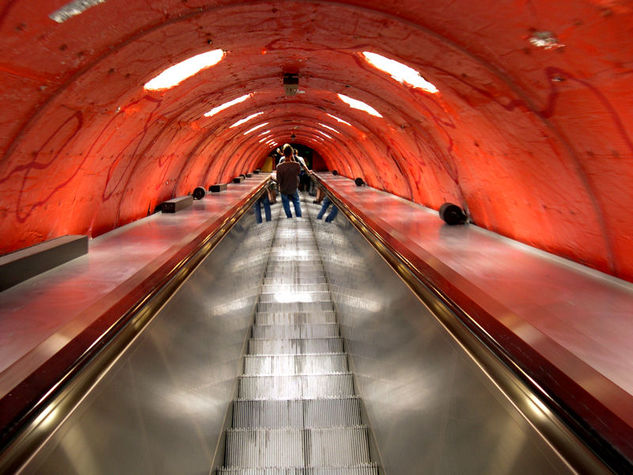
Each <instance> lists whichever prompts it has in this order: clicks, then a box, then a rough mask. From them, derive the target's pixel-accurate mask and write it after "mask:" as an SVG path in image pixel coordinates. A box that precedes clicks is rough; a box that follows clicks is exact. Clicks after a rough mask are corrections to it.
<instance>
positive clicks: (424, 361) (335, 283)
mask: <svg viewBox="0 0 633 475" xmlns="http://www.w3.org/2000/svg"><path fill="white" fill-rule="evenodd" d="M311 213H314V209H312V210H311ZM315 227H316V236H317V241H318V243H319V248H320V249H321V250H322V257H323V262H324V266H325V269H326V273H327V277H328V280H329V281H330V288H331V291H332V298H333V300H334V304H335V308H336V311H337V315H338V317H339V320H340V324H341V333H342V336H343V338H344V339H345V342H346V347H347V349H348V352H349V355H350V369H351V370H352V371H353V372H354V375H355V381H356V384H357V387H358V390H359V396H360V397H361V398H362V400H363V401H364V405H365V408H366V412H367V416H368V422H369V425H370V427H371V428H372V431H373V433H374V434H375V439H376V445H377V447H378V450H379V452H380V455H381V461H382V463H383V464H384V469H385V472H386V473H388V474H417V473H437V474H444V473H482V474H483V473H495V474H503V473H570V472H572V470H571V468H570V467H569V466H568V465H567V463H566V462H565V461H563V460H562V459H561V458H560V457H559V456H558V454H557V453H556V452H555V451H554V450H553V449H552V447H551V446H550V445H549V444H548V443H547V442H546V441H545V440H544V439H543V437H542V436H541V435H540V434H539V433H538V432H536V431H535V430H534V428H533V427H532V426H531V425H530V424H529V423H528V421H527V420H526V419H525V418H523V417H522V416H521V415H520V414H519V413H518V411H516V409H515V407H514V406H513V405H512V403H511V402H510V401H509V400H508V399H507V398H506V397H505V396H504V395H503V394H502V393H501V392H500V391H499V389H498V388H497V386H496V385H495V384H494V383H493V382H492V381H491V380H490V379H489V378H488V377H487V376H486V375H485V374H484V373H483V372H482V371H481V369H480V368H479V367H478V365H477V364H476V363H475V361H474V360H472V359H471V358H470V357H469V356H468V355H467V354H466V353H465V352H464V350H463V348H462V347H460V345H459V344H458V343H457V342H456V341H455V340H454V339H453V338H452V337H451V336H450V335H449V334H448V333H447V332H446V330H445V329H444V328H443V327H442V325H441V324H440V323H439V322H438V320H436V318H435V317H434V316H433V315H432V314H431V312H430V311H429V310H428V309H427V307H425V305H423V304H422V303H421V302H420V301H419V300H418V299H417V298H416V297H415V296H414V295H413V294H412V293H411V291H410V290H409V289H408V288H407V286H406V285H405V284H404V283H403V282H402V281H401V280H400V279H399V278H398V277H397V276H396V275H395V274H394V273H393V271H392V270H391V269H390V268H389V267H388V265H387V264H386V263H385V262H384V261H383V260H382V259H381V258H380V257H379V255H378V254H377V253H376V252H375V250H374V249H372V248H371V247H370V246H369V244H368V243H367V242H366V241H365V240H364V239H363V238H362V237H361V235H360V234H359V233H358V232H357V231H356V229H355V228H353V227H352V225H351V224H350V223H349V222H347V221H345V220H344V219H342V218H339V219H337V220H336V221H335V223H332V224H327V223H322V222H320V221H316V222H315Z"/></svg>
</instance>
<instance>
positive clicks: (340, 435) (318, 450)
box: [225, 426, 370, 467]
mask: <svg viewBox="0 0 633 475" xmlns="http://www.w3.org/2000/svg"><path fill="white" fill-rule="evenodd" d="M368 463H370V459H369V445H368V438H367V428H366V427H364V426H360V427H336V428H323V429H228V430H227V431H226V458H225V467H274V466H277V467H279V466H281V467H284V466H285V467H300V466H307V467H348V466H353V465H359V464H368Z"/></svg>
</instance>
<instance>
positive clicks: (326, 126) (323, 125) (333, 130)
mask: <svg viewBox="0 0 633 475" xmlns="http://www.w3.org/2000/svg"><path fill="white" fill-rule="evenodd" d="M319 125H320V126H321V127H325V128H326V129H329V130H331V131H332V132H336V133H337V134H340V132H339V131H338V130H336V129H334V128H332V127H330V126H329V125H327V124H322V123H320V122H319Z"/></svg>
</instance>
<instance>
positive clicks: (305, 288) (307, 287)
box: [262, 283, 329, 294]
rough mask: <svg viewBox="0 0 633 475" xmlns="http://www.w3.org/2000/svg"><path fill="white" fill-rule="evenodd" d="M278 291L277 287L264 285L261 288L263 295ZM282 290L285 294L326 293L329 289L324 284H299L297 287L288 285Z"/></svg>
mask: <svg viewBox="0 0 633 475" xmlns="http://www.w3.org/2000/svg"><path fill="white" fill-rule="evenodd" d="M278 290H279V286H278V285H266V284H264V286H263V287H262V293H263V294H270V293H275V292H277V291H278ZM284 290H285V291H287V292H315V291H320V292H328V291H329V287H328V285H327V284H324V283H308V284H299V285H290V286H285V287H284Z"/></svg>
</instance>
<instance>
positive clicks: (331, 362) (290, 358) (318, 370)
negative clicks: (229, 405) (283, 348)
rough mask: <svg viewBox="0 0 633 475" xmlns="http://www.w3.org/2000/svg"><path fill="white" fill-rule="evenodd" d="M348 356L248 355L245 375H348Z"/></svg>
mask: <svg viewBox="0 0 633 475" xmlns="http://www.w3.org/2000/svg"><path fill="white" fill-rule="evenodd" d="M346 372H347V355H345V354H343V353H339V354H314V355H246V356H245V358H244V375H292V374H327V373H346Z"/></svg>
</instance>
